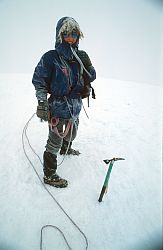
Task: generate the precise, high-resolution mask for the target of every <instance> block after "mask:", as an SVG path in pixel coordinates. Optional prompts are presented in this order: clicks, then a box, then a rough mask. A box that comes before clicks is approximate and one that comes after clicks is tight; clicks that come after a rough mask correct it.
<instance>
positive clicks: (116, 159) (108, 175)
mask: <svg viewBox="0 0 163 250" xmlns="http://www.w3.org/2000/svg"><path fill="white" fill-rule="evenodd" d="M118 160H124V158H113V159H110V160H108V159H107V160H104V162H105V163H106V164H109V167H108V171H107V174H106V177H105V180H104V184H103V186H102V189H101V193H100V197H99V199H98V201H99V202H101V201H102V198H103V196H104V193H105V192H106V190H107V188H108V183H109V179H110V174H111V171H112V168H113V165H114V162H115V161H118Z"/></svg>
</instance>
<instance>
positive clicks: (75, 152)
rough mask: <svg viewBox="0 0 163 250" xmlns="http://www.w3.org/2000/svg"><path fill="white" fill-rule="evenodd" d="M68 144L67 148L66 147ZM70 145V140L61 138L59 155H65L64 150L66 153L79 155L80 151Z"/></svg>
mask: <svg viewBox="0 0 163 250" xmlns="http://www.w3.org/2000/svg"><path fill="white" fill-rule="evenodd" d="M68 145H69V148H68V150H67V147H68ZM71 146H72V142H70V144H69V142H68V141H66V140H64V139H63V143H62V147H61V150H60V152H59V153H60V155H65V154H66V151H67V155H80V152H79V151H78V150H75V149H73V148H71Z"/></svg>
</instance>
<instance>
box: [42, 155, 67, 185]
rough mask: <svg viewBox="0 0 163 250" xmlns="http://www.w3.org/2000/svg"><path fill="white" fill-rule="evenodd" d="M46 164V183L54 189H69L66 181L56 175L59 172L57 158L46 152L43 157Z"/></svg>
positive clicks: (44, 165)
mask: <svg viewBox="0 0 163 250" xmlns="http://www.w3.org/2000/svg"><path fill="white" fill-rule="evenodd" d="M43 159H44V164H43V167H44V168H43V170H44V183H45V184H49V185H51V186H53V187H57V188H64V187H67V185H68V182H67V180H65V179H62V178H61V177H59V175H58V174H57V173H56V170H57V156H56V155H54V154H52V153H50V152H47V151H45V152H44V155H43Z"/></svg>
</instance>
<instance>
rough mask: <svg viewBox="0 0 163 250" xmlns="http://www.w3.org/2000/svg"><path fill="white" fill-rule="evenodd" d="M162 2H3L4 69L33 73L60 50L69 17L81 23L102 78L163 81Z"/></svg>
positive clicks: (0, 57)
mask: <svg viewBox="0 0 163 250" xmlns="http://www.w3.org/2000/svg"><path fill="white" fill-rule="evenodd" d="M161 2H162V1H161V0H160V1H159V0H155V1H154V0H153V1H152V0H132V1H131V0H101V1H99V0H90V1H87V0H83V1H79V0H69V1H67V0H62V1H54V0H28V1H26V0H0V30H1V36H0V43H1V46H0V73H31V74H33V71H34V67H35V66H36V64H37V62H38V60H39V59H40V57H41V56H42V54H43V53H45V52H46V51H48V50H50V49H53V48H54V38H55V27H56V23H57V21H58V20H59V19H60V18H61V17H63V16H72V17H74V18H75V19H76V20H77V21H78V22H79V24H80V26H81V29H82V30H83V33H84V34H85V38H84V40H83V41H81V42H80V49H84V50H86V51H87V52H88V54H89V55H90V57H91V59H92V62H93V64H94V66H95V68H96V70H97V75H98V76H102V77H109V78H116V79H121V80H132V81H139V82H149V83H160V82H161V60H162V59H161V57H160V55H161V8H162V6H161Z"/></svg>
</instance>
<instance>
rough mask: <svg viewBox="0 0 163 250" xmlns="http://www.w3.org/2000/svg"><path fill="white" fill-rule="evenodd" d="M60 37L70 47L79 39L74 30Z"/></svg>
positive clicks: (77, 33)
mask: <svg viewBox="0 0 163 250" xmlns="http://www.w3.org/2000/svg"><path fill="white" fill-rule="evenodd" d="M62 37H63V40H64V41H65V42H66V43H69V44H70V45H72V44H74V43H76V42H77V40H78V39H79V32H78V31H75V30H73V31H72V32H66V31H65V32H63V33H62Z"/></svg>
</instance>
